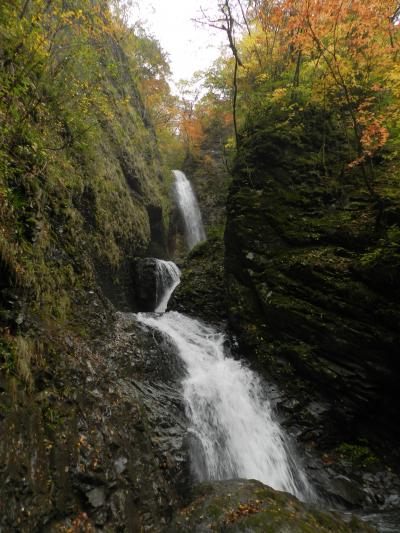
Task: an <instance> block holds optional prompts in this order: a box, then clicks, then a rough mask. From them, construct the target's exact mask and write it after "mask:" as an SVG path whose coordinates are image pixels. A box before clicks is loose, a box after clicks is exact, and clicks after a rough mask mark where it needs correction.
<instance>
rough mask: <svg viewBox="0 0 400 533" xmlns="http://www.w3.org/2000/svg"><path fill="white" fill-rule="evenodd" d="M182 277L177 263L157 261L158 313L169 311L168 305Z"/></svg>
mask: <svg viewBox="0 0 400 533" xmlns="http://www.w3.org/2000/svg"><path fill="white" fill-rule="evenodd" d="M180 276H181V273H180V270H179V268H178V267H177V266H176V264H175V263H173V262H172V261H163V260H162V259H156V287H157V307H156V308H155V312H156V313H164V312H165V311H166V310H167V305H168V301H169V299H170V297H171V294H172V293H173V292H174V290H175V288H176V287H177V285H179V283H180V279H181V278H180Z"/></svg>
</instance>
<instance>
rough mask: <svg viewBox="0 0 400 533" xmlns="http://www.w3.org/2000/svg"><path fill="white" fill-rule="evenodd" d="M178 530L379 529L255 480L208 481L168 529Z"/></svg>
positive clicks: (324, 532) (341, 532)
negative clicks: (346, 519)
mask: <svg viewBox="0 0 400 533" xmlns="http://www.w3.org/2000/svg"><path fill="white" fill-rule="evenodd" d="M167 531H168V533H172V532H175V531H182V532H184V531H193V532H196V533H200V532H203V531H204V532H205V531H219V532H223V531H238V532H239V531H243V532H248V533H250V532H254V533H256V532H260V533H261V532H262V533H289V532H290V533H331V532H332V533H334V532H335V533H350V532H353V533H356V532H358V533H368V532H370V533H373V532H374V531H376V530H375V528H373V527H371V526H369V525H368V524H366V523H365V522H362V521H361V520H359V519H357V518H356V517H352V518H351V519H350V521H349V522H345V521H344V520H343V519H342V517H341V516H340V515H339V514H338V513H333V512H325V511H321V510H319V509H317V508H316V507H313V506H311V505H308V504H305V503H301V502H300V501H299V500H298V499H297V498H295V497H294V496H292V495H290V494H288V493H286V492H278V491H275V490H273V489H272V488H270V487H268V486H266V485H263V484H262V483H261V482H259V481H254V480H234V481H219V482H212V483H204V484H202V485H199V486H198V487H197V488H196V490H195V499H194V501H193V502H192V503H190V504H189V505H188V506H187V507H185V508H184V509H182V510H181V511H180V512H179V514H178V515H177V517H176V518H175V520H174V521H173V523H172V526H170V527H169V528H168V529H167Z"/></svg>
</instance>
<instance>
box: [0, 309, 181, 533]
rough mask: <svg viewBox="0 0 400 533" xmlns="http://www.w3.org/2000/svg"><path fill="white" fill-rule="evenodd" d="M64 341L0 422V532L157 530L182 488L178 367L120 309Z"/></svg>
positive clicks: (170, 512) (61, 335)
mask: <svg viewBox="0 0 400 533" xmlns="http://www.w3.org/2000/svg"><path fill="white" fill-rule="evenodd" d="M56 335H60V337H59V338H58V340H57V342H58V346H59V349H61V348H60V346H62V345H63V342H64V340H63V332H62V330H60V331H59V332H58V333H56V332H54V333H53V341H54V342H55V337H56ZM65 346H66V347H67V350H66V352H65V353H63V358H61V359H60V360H59V361H58V362H57V363H56V362H55V361H54V360H53V365H52V369H51V372H50V371H49V374H48V375H47V376H46V378H44V384H45V385H46V386H45V387H44V388H43V391H42V392H40V393H37V394H35V396H33V398H28V397H25V396H24V395H22V394H21V395H20V397H19V399H18V404H17V406H16V407H15V406H14V407H11V406H9V407H8V410H7V412H6V413H5V417H4V420H2V421H1V424H2V426H1V429H2V439H1V440H0V458H1V464H2V465H4V467H3V469H2V470H1V471H0V477H1V487H0V495H1V501H3V502H4V501H7V502H8V504H7V508H6V509H4V508H3V509H2V510H1V514H0V528H1V529H2V531H4V532H5V533H8V532H9V531H10V532H11V531H19V532H21V533H31V532H32V531H43V532H45V533H53V532H54V533H55V532H56V531H60V530H64V529H68V528H69V529H71V528H73V527H75V526H74V524H75V525H76V524H77V523H79V524H81V525H82V527H86V528H87V529H90V531H93V532H94V533H96V532H97V531H99V532H100V531H107V532H110V533H112V532H117V531H138V532H139V531H142V530H143V529H146V528H147V529H148V530H150V531H155V532H157V531H161V530H162V529H163V528H164V526H165V524H166V523H167V522H168V521H169V520H170V518H171V515H172V513H173V511H174V510H175V509H177V508H178V507H179V505H180V502H181V501H183V500H184V497H185V495H186V493H187V488H188V486H189V466H188V451H187V445H186V441H185V433H186V424H185V415H184V409H183V405H182V399H181V395H180V389H179V386H178V384H177V381H176V376H177V372H178V369H177V368H175V370H173V371H171V369H170V357H171V356H170V355H168V356H165V354H164V351H163V349H162V347H161V345H159V344H158V343H157V342H155V341H154V339H153V336H152V335H149V334H148V332H147V331H145V330H143V329H142V328H140V327H139V326H138V325H137V323H136V321H135V318H134V316H133V315H130V314H120V315H118V316H117V319H116V320H115V321H114V320H112V318H111V317H109V322H108V324H107V328H103V334H102V336H101V335H98V336H96V338H95V339H93V341H91V342H88V341H87V342H86V343H84V342H83V341H82V339H81V338H79V337H77V336H76V335H74V334H73V333H72V332H69V333H68V339H65ZM77 353H79V357H76V354H77ZM88 377H90V380H89V381H88V379H87V378H88ZM41 409H44V410H43V411H41ZM10 428H13V429H12V431H11V430H10ZM21 506H22V507H23V508H24V511H23V512H21ZM60 513H61V514H62V516H63V518H62V519H61V518H60Z"/></svg>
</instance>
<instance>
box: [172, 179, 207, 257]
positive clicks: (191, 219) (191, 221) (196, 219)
mask: <svg viewBox="0 0 400 533" xmlns="http://www.w3.org/2000/svg"><path fill="white" fill-rule="evenodd" d="M172 172H173V174H174V176H175V186H174V196H175V200H176V203H177V206H178V208H179V211H180V213H181V216H182V220H183V223H184V227H185V239H186V244H187V246H188V248H189V250H191V249H192V248H193V247H194V246H196V244H198V243H199V242H201V241H204V240H205V238H206V233H205V231H204V227H203V221H202V218H201V211H200V208H199V205H198V203H197V200H196V196H195V194H194V192H193V189H192V185H191V183H190V181H189V180H188V179H187V177H186V176H185V174H184V173H183V172H181V171H180V170H173V171H172Z"/></svg>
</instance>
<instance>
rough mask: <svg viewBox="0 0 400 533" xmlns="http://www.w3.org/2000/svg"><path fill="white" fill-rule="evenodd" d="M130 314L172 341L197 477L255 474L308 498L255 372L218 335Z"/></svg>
mask: <svg viewBox="0 0 400 533" xmlns="http://www.w3.org/2000/svg"><path fill="white" fill-rule="evenodd" d="M137 318H138V320H139V322H141V323H142V324H145V325H146V326H149V327H151V328H152V329H155V330H158V331H160V332H161V333H162V334H163V335H165V336H166V337H167V338H168V339H169V340H171V341H172V342H173V344H174V346H175V347H176V353H177V355H178V356H179V357H180V358H181V360H182V361H183V363H184V365H185V369H186V377H185V378H184V379H183V383H182V387H183V397H184V402H185V410H186V415H187V418H188V421H189V432H190V433H191V435H192V437H193V438H192V443H193V445H192V454H191V455H192V457H191V461H192V465H193V469H194V472H195V474H196V476H197V478H198V479H199V480H221V479H233V478H246V479H258V480H260V481H262V482H264V483H266V484H268V485H269V486H271V487H273V488H275V489H277V490H285V491H288V492H291V493H292V494H294V495H296V496H298V497H299V498H301V499H310V497H311V494H312V490H311V488H310V486H309V484H308V482H307V479H306V477H305V475H304V473H303V472H302V469H301V468H300V467H299V466H298V462H297V461H296V460H295V459H294V457H293V455H292V453H291V451H290V448H289V446H288V444H287V442H288V439H287V437H286V436H285V434H284V432H283V430H282V428H281V427H280V426H279V424H278V422H277V421H276V419H275V417H274V415H273V412H272V408H271V404H270V402H269V401H268V398H267V396H266V391H265V388H264V387H263V386H262V383H261V381H260V379H259V378H258V376H257V375H256V374H255V372H253V371H252V370H250V369H249V368H248V367H247V366H246V365H244V364H243V363H242V362H240V361H237V360H235V359H233V358H232V357H230V356H229V354H227V353H225V349H224V344H225V337H224V334H223V333H220V332H217V331H216V330H215V329H214V328H212V327H211V326H209V325H206V324H204V323H202V322H200V321H198V320H195V319H193V318H189V317H187V316H185V315H183V314H181V313H177V312H175V311H171V312H167V313H165V314H163V315H158V316H157V315H154V314H151V313H140V314H138V315H137Z"/></svg>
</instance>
